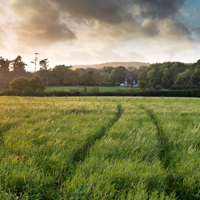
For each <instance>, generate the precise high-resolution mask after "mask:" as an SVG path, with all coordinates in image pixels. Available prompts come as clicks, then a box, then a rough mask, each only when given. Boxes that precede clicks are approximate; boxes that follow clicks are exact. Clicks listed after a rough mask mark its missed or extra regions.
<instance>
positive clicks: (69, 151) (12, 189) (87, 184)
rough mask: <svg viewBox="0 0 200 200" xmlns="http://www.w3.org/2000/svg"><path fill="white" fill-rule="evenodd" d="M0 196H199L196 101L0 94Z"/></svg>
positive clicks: (199, 127) (199, 142)
mask: <svg viewBox="0 0 200 200" xmlns="http://www.w3.org/2000/svg"><path fill="white" fill-rule="evenodd" d="M0 107H1V108H0V109H1V112H0V145H1V146H0V175H1V176H0V199H5V200H8V199H33V200H39V199H42V200H48V199H49V200H50V199H52V200H53V199H63V200H65V199H70V200H73V199H74V200H75V199H76V200H78V199H80V200H82V199H91V200H93V199H105V200H107V199H108V200H113V199H128V200H132V199H134V200H135V199H136V200H139V199H141V200H147V199H152V200H153V199H163V200H164V199H167V200H170V199H171V200H172V199H173V200H175V199H200V172H199V168H200V160H199V155H200V124H199V121H200V99H198V98H162V97H160V98H153V97H152V98H151V97H149V98H145V97H60V98H57V97H43V98H41V97H40V98H39V97H0Z"/></svg>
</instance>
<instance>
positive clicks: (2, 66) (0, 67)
mask: <svg viewBox="0 0 200 200" xmlns="http://www.w3.org/2000/svg"><path fill="white" fill-rule="evenodd" d="M10 63H11V61H10V60H8V59H6V60H5V59H4V58H3V57H2V56H1V57H0V72H3V73H7V72H9V67H10Z"/></svg>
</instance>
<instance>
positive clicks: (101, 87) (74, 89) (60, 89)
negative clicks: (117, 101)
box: [46, 86, 139, 92]
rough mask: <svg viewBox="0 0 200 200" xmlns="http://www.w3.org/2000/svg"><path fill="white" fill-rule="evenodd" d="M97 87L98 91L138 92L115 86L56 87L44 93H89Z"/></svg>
mask: <svg viewBox="0 0 200 200" xmlns="http://www.w3.org/2000/svg"><path fill="white" fill-rule="evenodd" d="M96 87H98V88H99V91H102V92H103V91H130V90H131V91H133V90H136V91H137V90H139V88H131V87H117V86H113V87H111V86H110V87H104V86H60V87H59V86H58V87H56V86H55V87H54V86H51V87H48V88H47V89H46V91H65V92H70V91H80V92H82V91H84V88H86V89H87V91H88V92H89V91H91V90H92V89H94V88H96Z"/></svg>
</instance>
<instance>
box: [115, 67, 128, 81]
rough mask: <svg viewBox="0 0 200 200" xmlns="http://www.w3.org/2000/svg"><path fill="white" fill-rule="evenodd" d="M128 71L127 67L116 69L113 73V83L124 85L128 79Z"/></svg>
mask: <svg viewBox="0 0 200 200" xmlns="http://www.w3.org/2000/svg"><path fill="white" fill-rule="evenodd" d="M127 74H128V71H127V69H126V68H125V67H123V66H120V67H116V68H115V69H114V70H113V71H112V73H111V81H112V82H113V83H114V84H115V83H116V82H120V83H123V82H124V80H125V79H126V78H127Z"/></svg>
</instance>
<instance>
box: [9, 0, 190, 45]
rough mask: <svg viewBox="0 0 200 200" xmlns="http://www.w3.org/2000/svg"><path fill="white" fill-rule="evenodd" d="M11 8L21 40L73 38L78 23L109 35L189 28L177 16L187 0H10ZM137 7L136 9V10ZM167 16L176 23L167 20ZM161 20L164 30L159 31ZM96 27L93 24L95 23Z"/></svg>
mask: <svg viewBox="0 0 200 200" xmlns="http://www.w3.org/2000/svg"><path fill="white" fill-rule="evenodd" d="M13 1H14V4H13V9H14V11H15V12H16V13H17V14H18V16H21V20H19V22H18V25H17V26H15V30H16V33H17V35H18V37H19V39H20V40H21V41H25V42H27V43H30V42H32V43H38V44H40V43H41V44H45V45H46V44H48V43H56V42H63V41H67V40H73V39H75V38H76V35H77V34H76V33H77V32H78V29H79V33H80V32H81V31H80V26H81V24H84V25H87V26H89V27H90V28H91V29H93V28H94V27H95V25H96V24H98V28H97V34H100V32H101V33H102V35H103V34H105V35H104V36H111V37H112V38H117V39H119V38H124V39H125V38H131V37H133V38H134V37H140V38H145V37H146V38H151V37H155V36H161V37H162V36H163V35H164V36H165V37H167V38H171V39H173V38H174V37H170V35H171V34H172V35H174V33H176V31H177V33H178V34H182V35H181V36H182V37H186V38H188V37H189V36H190V31H189V30H188V28H187V27H186V26H185V25H184V24H182V23H181V22H180V21H178V19H177V18H176V14H177V13H178V10H179V9H180V7H181V6H182V5H183V4H184V2H185V1H186V0H26V1H24V0H13ZM136 10H137V12H136ZM168 19H170V20H171V21H174V22H175V23H172V22H170V23H169V22H168V21H167V20H168ZM163 23H164V24H167V23H168V24H172V25H174V24H175V25H176V26H173V29H172V27H167V26H165V29H166V32H167V33H168V35H166V34H162V31H161V27H162V26H163ZM95 28H96V27H95Z"/></svg>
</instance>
